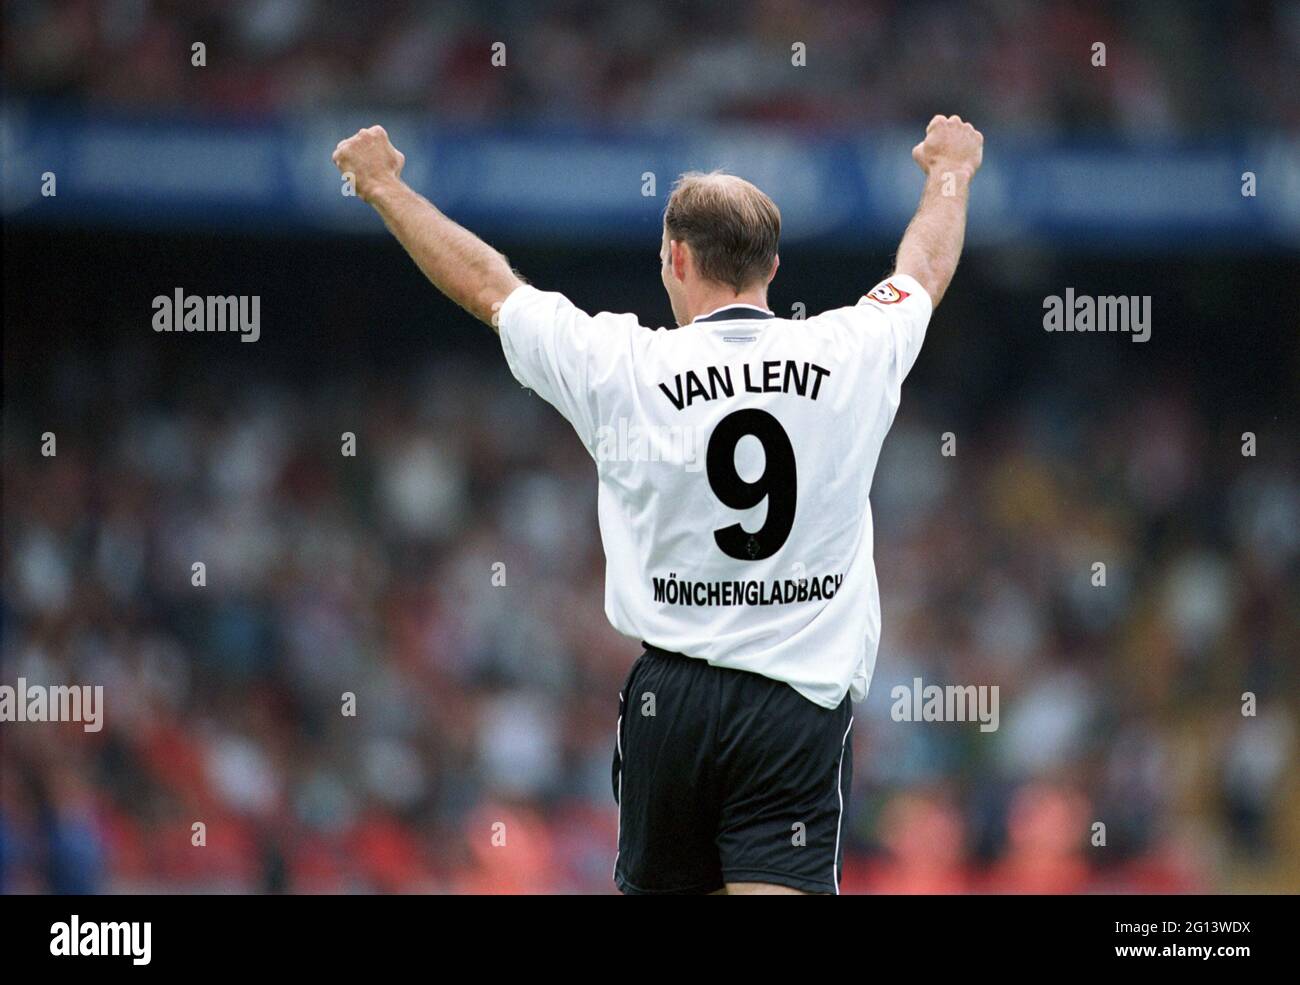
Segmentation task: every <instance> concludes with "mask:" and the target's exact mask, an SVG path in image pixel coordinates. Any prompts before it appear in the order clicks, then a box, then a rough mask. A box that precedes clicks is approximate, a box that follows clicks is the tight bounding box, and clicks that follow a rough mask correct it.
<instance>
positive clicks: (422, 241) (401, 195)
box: [369, 181, 521, 328]
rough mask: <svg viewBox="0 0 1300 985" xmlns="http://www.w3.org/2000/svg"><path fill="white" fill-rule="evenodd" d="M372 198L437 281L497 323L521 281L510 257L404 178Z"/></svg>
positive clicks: (458, 299)
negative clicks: (500, 310) (495, 317)
mask: <svg viewBox="0 0 1300 985" xmlns="http://www.w3.org/2000/svg"><path fill="white" fill-rule="evenodd" d="M369 201H370V204H371V205H372V206H374V209H375V211H376V212H378V213H379V215H380V217H381V218H382V219H383V220H384V225H386V226H387V227H388V229H389V231H391V232H392V234H393V235H394V236H396V237H397V240H398V242H400V243H401V244H402V246H403V247H405V249H406V252H407V253H409V254H410V255H411V259H412V260H414V261H415V263H416V265H417V266H418V267H419V268H420V270H421V271H423V272H424V275H425V276H426V277H428V278H429V280H430V281H432V282H433V285H434V286H435V287H436V288H438V290H440V291H442V293H443V294H445V295H447V297H449V298H451V300H453V301H455V302H456V303H457V304H458V305H460V306H461V307H462V308H464V309H465V310H466V311H468V312H469V313H470V314H471V315H473V316H474V317H475V318H477V319H479V321H482V322H485V323H486V324H488V325H493V320H492V316H493V314H494V313H495V312H496V310H497V309H498V308H499V307H500V305H501V302H503V301H504V300H505V299H506V298H507V297H509V296H510V293H511V292H512V291H514V289H515V288H516V287H518V286H519V285H520V283H521V282H520V280H519V278H518V277H516V276H515V273H514V271H512V270H511V269H510V264H509V263H507V262H506V258H505V257H504V256H502V255H501V254H500V253H499V252H498V251H497V250H494V249H493V248H492V247H490V246H488V244H487V243H485V242H483V241H482V240H481V239H479V238H478V237H477V236H475V235H474V234H473V233H471V232H470V231H469V230H468V229H466V228H464V227H463V226H460V225H458V224H457V223H455V222H453V221H452V220H451V219H448V218H447V217H446V216H445V215H443V214H442V212H440V211H439V210H438V209H437V208H436V207H435V206H434V205H433V203H431V202H430V201H429V200H428V199H426V198H425V197H424V196H423V195H420V194H418V193H417V192H415V191H413V190H412V189H411V188H410V187H409V186H408V185H406V184H405V183H404V182H402V181H394V182H390V183H387V184H385V185H384V186H383V187H382V188H379V189H376V190H375V191H374V192H373V193H372V194H371V195H370V196H369ZM493 327H494V328H495V327H496V326H495V325H493Z"/></svg>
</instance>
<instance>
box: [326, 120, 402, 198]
mask: <svg viewBox="0 0 1300 985" xmlns="http://www.w3.org/2000/svg"><path fill="white" fill-rule="evenodd" d="M405 163H406V155H405V154H403V153H402V152H401V151H399V150H398V149H397V148H396V147H394V146H393V143H392V141H390V140H389V139H388V131H387V130H385V129H384V128H383V127H378V126H376V127H366V128H365V129H364V130H358V131H357V132H356V134H354V135H353V136H351V137H348V138H347V140H342V141H339V145H338V146H337V147H335V148H334V164H335V166H336V167H337V168H338V169H339V170H340V171H341V172H343V174H345V175H346V174H348V173H349V172H351V174H352V175H354V182H355V186H356V190H357V195H358V196H359V197H360V198H361V199H362V200H363V201H366V202H370V201H372V200H373V198H374V196H375V195H376V194H377V193H378V192H379V191H380V190H382V189H383V188H385V187H387V186H389V185H393V184H396V183H398V182H399V181H400V180H401V176H402V165H404V164H405Z"/></svg>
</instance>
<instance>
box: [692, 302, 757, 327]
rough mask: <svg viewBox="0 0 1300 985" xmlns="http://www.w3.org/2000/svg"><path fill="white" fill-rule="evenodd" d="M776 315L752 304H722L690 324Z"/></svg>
mask: <svg viewBox="0 0 1300 985" xmlns="http://www.w3.org/2000/svg"><path fill="white" fill-rule="evenodd" d="M775 317H776V315H774V314H772V312H770V311H768V310H767V309H766V308H760V307H758V305H754V304H724V305H723V306H722V307H721V308H715V309H714V310H713V311H710V312H709V313H708V314H707V315H700V316H699V317H698V318H696V319H695V320H694V321H692V322H691V324H692V325H695V324H697V323H699V322H702V321H731V320H733V319H737V318H744V319H754V318H775Z"/></svg>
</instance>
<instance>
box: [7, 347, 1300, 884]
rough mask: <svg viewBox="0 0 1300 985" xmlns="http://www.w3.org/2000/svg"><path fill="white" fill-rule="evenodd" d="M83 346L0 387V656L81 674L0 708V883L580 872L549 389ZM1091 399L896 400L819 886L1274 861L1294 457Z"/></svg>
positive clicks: (590, 697)
mask: <svg viewBox="0 0 1300 985" xmlns="http://www.w3.org/2000/svg"><path fill="white" fill-rule="evenodd" d="M128 361H129V360H128ZM105 369H106V370H107V371H105V372H100V371H98V370H97V369H90V370H87V368H86V367H84V366H83V367H81V368H80V369H77V368H76V367H65V368H64V370H63V371H61V372H60V374H58V380H59V382H58V383H57V385H56V386H54V387H53V389H52V393H53V394H54V395H55V396H56V399H57V401H58V411H57V415H56V416H57V417H58V418H59V419H60V420H63V421H65V422H68V424H67V426H64V427H62V428H61V429H60V430H61V432H62V433H58V434H57V440H58V444H57V455H56V456H54V457H50V458H46V457H41V456H40V455H39V454H38V453H37V451H36V449H35V448H32V447H30V445H31V442H30V441H27V440H25V439H24V440H23V441H21V442H20V441H19V440H18V438H19V437H20V436H23V435H32V434H40V432H41V431H42V430H43V428H42V426H41V425H40V424H39V422H37V421H35V420H31V419H28V418H26V417H25V416H24V415H23V412H22V411H21V410H14V409H8V408H7V412H8V414H9V421H8V424H9V431H8V436H7V440H8V442H9V443H8V445H7V448H8V450H7V452H6V455H5V460H4V525H5V531H4V533H5V558H4V596H3V600H4V607H3V627H4V648H3V663H2V667H3V675H2V676H3V681H2V682H3V683H5V684H10V685H12V684H13V683H14V682H15V679H16V678H17V677H19V676H22V677H24V678H25V679H26V680H27V681H28V682H29V683H36V684H39V683H82V684H102V685H104V688H105V706H106V707H105V714H104V720H105V725H104V728H103V729H102V731H100V732H97V733H87V732H84V731H83V730H82V728H81V726H80V725H77V724H75V723H73V724H57V725H56V724H45V725H37V724H31V723H29V724H25V725H14V724H6V725H4V726H2V727H3V743H2V747H0V784H2V787H0V794H2V796H0V889H3V890H4V891H7V892H22V891H59V892H86V891H105V890H107V891H129V890H148V889H176V888H178V889H183V890H188V891H196V890H214V891H282V890H283V891H295V892H322V891H360V892H369V891H374V892H402V891H426V892H464V891H484V892H489V891H490V892H501V891H511V892H534V891H579V892H588V891H589V892H609V891H612V889H613V887H612V882H611V878H610V871H611V865H612V860H613V856H614V845H615V832H616V825H617V815H616V809H615V805H614V802H613V797H612V791H611V783H610V779H611V769H610V766H611V756H612V747H613V734H614V720H615V714H616V706H617V692H618V690H619V688H620V686H621V683H622V681H623V678H624V676H625V674H626V672H627V670H628V668H629V666H630V664H631V662H632V660H633V659H634V658H635V656H636V654H637V653H638V652H639V649H638V647H637V645H636V643H635V641H631V640H626V639H623V638H621V637H619V636H617V635H616V634H615V633H614V632H613V631H612V630H611V629H610V628H609V627H608V625H607V623H606V621H605V619H604V616H603V612H602V608H601V606H602V580H603V567H604V566H603V555H602V552H601V550H600V546H599V542H598V533H597V529H596V522H595V502H594V494H595V482H594V468H593V466H592V464H591V462H590V460H589V459H588V458H587V457H586V455H585V452H584V451H583V450H582V448H581V446H580V444H579V442H578V441H577V439H576V438H575V437H574V436H573V435H572V433H571V432H570V431H569V429H568V427H567V425H566V424H565V423H564V422H563V421H562V420H561V419H560V418H559V417H558V415H556V414H555V413H554V412H552V411H551V410H550V408H549V407H547V406H546V405H545V404H543V403H542V402H541V401H540V399H538V398H536V397H534V396H532V395H531V394H529V393H527V392H526V391H523V390H520V389H519V388H518V387H517V386H516V385H515V384H514V383H513V381H512V380H510V379H509V376H508V373H507V371H506V369H505V367H504V366H503V365H500V364H498V363H493V364H492V365H490V366H482V365H471V364H464V365H460V364H457V363H456V362H455V361H454V360H453V361H450V362H449V361H448V360H447V359H445V358H444V359H442V360H441V361H440V362H439V364H438V365H437V367H436V369H435V368H434V367H433V366H429V367H423V368H420V367H412V368H411V369H410V370H409V371H408V372H406V373H402V374H397V373H395V374H394V375H393V376H392V377H391V378H390V379H386V380H385V381H383V384H382V385H378V384H377V382H376V381H375V380H373V379H371V380H367V379H362V378H354V379H339V380H337V381H336V382H335V383H334V384H333V385H331V386H329V387H313V388H306V389H302V390H298V389H295V388H293V387H291V386H288V385H285V386H279V385H275V384H271V383H261V384H245V385H241V386H240V387H238V388H237V390H236V391H229V390H227V391H224V392H222V393H221V395H220V396H219V397H218V396H217V395H216V393H215V391H214V392H211V393H207V394H206V395H205V394H204V393H203V392H197V391H196V392H189V393H187V395H186V400H185V402H184V403H183V404H179V405H177V404H168V403H167V402H166V401H165V400H161V399H149V400H142V399H140V397H139V392H140V391H139V389H138V387H137V386H136V385H135V384H134V383H133V382H132V379H131V368H130V367H129V366H128V367H122V366H113V367H105ZM233 393H237V394H238V396H232V394H233ZM1131 397H1132V399H1131V400H1130V401H1128V402H1126V403H1124V404H1123V405H1122V406H1121V405H1117V406H1116V407H1115V408H1114V409H1112V410H1109V411H1107V410H1104V409H1101V408H1099V409H1098V411H1097V413H1096V414H1094V415H1091V416H1083V415H1072V414H1069V413H1065V412H1063V406H1062V405H1061V404H1059V403H1055V402H1053V400H1052V399H1051V398H1045V399H1043V400H1040V401H1037V402H1034V401H1030V402H1022V403H1019V404H1018V405H1016V406H1015V407H1014V409H1010V410H1008V411H1006V414H1007V416H1006V417H1005V419H1004V420H1002V421H1001V422H1000V424H999V426H998V427H997V428H993V429H986V430H985V431H983V433H982V435H971V434H967V433H963V436H962V437H961V439H960V441H961V444H960V445H959V446H958V449H957V451H958V453H957V455H956V456H953V457H947V456H944V455H942V454H940V448H941V442H940V440H939V438H938V435H939V434H940V432H941V431H942V430H943V428H942V427H941V426H940V424H939V422H938V421H937V420H931V419H930V416H931V413H932V411H933V408H932V407H931V406H929V405H927V403H926V402H925V400H924V399H922V398H920V397H919V396H918V395H917V394H915V393H912V394H909V395H908V397H907V399H905V402H904V409H903V411H902V413H901V416H900V419H899V421H898V423H897V424H896V426H895V429H894V432H893V433H892V434H891V437H890V438H889V440H888V442H887V444H886V450H885V454H884V457H883V459H882V462H881V465H880V469H879V471H878V473H877V480H876V486H875V491H874V493H873V499H874V501H875V509H876V518H877V545H876V556H877V563H878V566H879V571H880V583H881V586H882V595H883V598H882V602H883V610H884V619H885V633H884V640H883V643H882V647H881V653H880V659H879V664H878V669H877V674H876V678H875V682H874V684H873V687H872V693H871V696H870V698H869V699H868V701H867V702H866V704H865V706H863V707H861V708H860V709H859V710H858V713H857V725H856V726H855V728H854V732H853V741H854V743H855V762H856V773H855V776H854V782H853V789H852V793H851V796H850V798H849V803H848V813H847V816H846V821H845V832H844V836H845V845H846V866H845V875H844V890H845V891H846V892H1024V891H1034V892H1090V891H1110V890H1121V891H1157V892H1179V891H1189V890H1210V891H1219V890H1225V889H1238V890H1240V889H1274V890H1276V889H1280V888H1287V887H1289V888H1290V889H1291V890H1294V889H1295V888H1296V886H1297V885H1300V870H1298V868H1297V865H1298V860H1297V858H1296V854H1295V851H1294V846H1295V844H1296V843H1297V841H1298V840H1300V839H1298V838H1297V835H1300V831H1297V826H1298V825H1300V801H1298V799H1297V798H1298V797H1300V791H1297V789H1296V784H1295V782H1294V779H1295V773H1296V770H1295V760H1294V756H1295V746H1296V738H1297V735H1296V729H1297V722H1296V717H1295V715H1296V707H1295V696H1296V693H1297V688H1296V683H1297V682H1296V674H1297V668H1296V660H1295V657H1296V642H1295V641H1296V639H1297V607H1296V605H1295V601H1296V598H1297V590H1298V575H1297V571H1298V568H1297V560H1298V558H1300V482H1298V481H1297V473H1296V471H1295V468H1294V466H1295V463H1294V462H1288V463H1285V464H1282V465H1279V464H1278V460H1277V458H1276V456H1273V457H1271V458H1270V459H1269V461H1271V462H1272V463H1273V464H1265V463H1264V461H1263V460H1261V459H1251V458H1243V457H1241V456H1240V455H1239V454H1237V451H1238V449H1237V448H1236V445H1235V443H1233V442H1229V443H1228V445H1227V446H1226V447H1227V451H1228V454H1227V455H1226V456H1225V454H1224V449H1223V447H1217V446H1215V445H1214V444H1213V443H1211V442H1207V441H1206V440H1205V435H1206V434H1208V433H1210V431H1211V429H1210V428H1209V425H1208V423H1207V422H1206V421H1204V420H1202V419H1200V418H1199V416H1198V414H1197V413H1196V412H1195V411H1194V410H1192V409H1191V406H1190V405H1189V403H1188V401H1187V399H1186V398H1187V394H1186V393H1184V392H1181V391H1179V390H1177V389H1163V388H1161V389H1149V390H1145V391H1144V390H1141V389H1135V390H1134V391H1133V392H1132V394H1131ZM346 433H351V434H352V435H355V439H356V444H355V450H356V454H355V455H354V456H353V455H348V454H345V451H346V450H347V449H346V445H345V442H346V441H347V438H346V437H345V434H346ZM1261 440H1269V441H1274V442H1275V444H1274V445H1273V447H1276V446H1277V445H1276V442H1278V441H1281V438H1280V437H1278V436H1276V435H1273V436H1270V437H1269V438H1267V439H1265V438H1261ZM1225 457H1226V459H1229V460H1227V461H1225ZM1233 458H1235V459H1236V461H1231V459H1233ZM1098 560H1104V561H1105V562H1106V583H1105V585H1104V586H1099V585H1097V584H1095V583H1094V582H1095V572H1094V568H1093V564H1094V563H1095V562H1096V561H1098ZM196 561H202V562H203V563H204V565H205V578H204V579H202V580H203V582H204V583H203V584H202V585H196V584H195V581H196V578H195V575H194V570H193V567H192V566H193V564H194V562H196ZM914 677H920V678H922V679H924V681H925V682H926V683H938V684H989V685H993V684H996V685H998V686H999V687H1000V689H1001V691H1000V727H999V729H998V730H997V731H996V732H992V733H983V732H981V731H980V730H979V728H978V726H977V725H975V724H960V723H929V724H924V723H922V724H917V723H907V722H897V721H894V720H893V718H892V717H891V715H890V706H891V704H892V703H893V701H892V699H891V696H890V693H889V692H890V689H891V688H893V687H894V686H895V685H896V684H899V683H910V682H911V681H912V679H913V678H914ZM1246 691H1250V692H1253V693H1254V694H1255V695H1256V696H1257V701H1258V706H1257V708H1258V714H1257V715H1256V716H1255V717H1244V716H1243V715H1242V713H1241V707H1242V702H1241V696H1242V694H1243V692H1246ZM1099 822H1100V823H1101V824H1102V825H1104V828H1098V827H1096V825H1097V824H1098V823H1099ZM196 825H200V827H196Z"/></svg>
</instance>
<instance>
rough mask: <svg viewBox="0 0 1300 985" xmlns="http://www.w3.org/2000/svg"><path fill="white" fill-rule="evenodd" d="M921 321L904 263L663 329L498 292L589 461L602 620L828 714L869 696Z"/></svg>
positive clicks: (515, 336) (502, 321) (926, 304)
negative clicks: (803, 298)
mask: <svg viewBox="0 0 1300 985" xmlns="http://www.w3.org/2000/svg"><path fill="white" fill-rule="evenodd" d="M930 312H931V303H930V297H929V295H928V294H927V293H926V292H925V289H924V288H922V287H921V285H920V284H918V283H917V282H916V281H915V280H914V279H912V278H911V277H907V276H904V275H900V274H895V275H893V276H891V277H890V278H888V279H887V280H885V281H883V282H882V283H880V284H879V285H877V286H876V287H875V288H874V289H873V290H872V291H870V292H869V293H868V294H867V295H865V296H864V297H863V298H862V300H861V301H859V302H858V304H857V305H856V306H852V307H844V308H837V309H835V310H833V311H827V312H825V313H824V314H820V315H817V316H816V317H812V318H808V319H804V320H791V319H785V318H776V317H774V316H773V315H772V314H771V313H770V312H767V311H764V310H762V309H760V308H754V307H752V306H749V305H731V306H728V307H725V308H722V309H719V310H718V311H715V312H712V313H711V314H709V315H705V316H702V317H700V318H697V319H696V320H695V321H694V322H693V323H692V324H690V325H687V326H684V327H682V328H677V329H650V328H646V327H643V326H642V325H641V324H639V323H638V321H637V318H636V316H635V315H630V314H626V315H619V314H611V313H609V312H602V313H600V314H596V315H589V314H587V313H585V312H583V311H581V310H579V309H578V308H577V307H575V306H574V305H573V304H572V303H571V302H570V301H569V300H568V299H567V298H565V297H564V296H563V295H560V294H555V293H549V292H546V291H539V290H538V289H536V288H534V287H529V286H524V287H520V288H518V289H517V290H515V291H514V292H513V293H512V294H511V295H510V297H509V298H507V299H506V301H505V303H504V304H503V305H502V307H501V312H500V318H499V325H500V332H501V346H502V348H503V349H504V350H505V355H506V360H507V361H508V362H509V364H510V369H511V371H512V372H513V373H514V375H515V378H516V379H518V380H519V382H520V383H522V384H523V385H524V386H526V387H528V388H529V389H531V390H534V391H535V392H536V393H538V394H539V395H540V396H542V397H543V398H545V399H546V400H547V401H548V402H549V403H550V404H552V405H553V406H554V407H555V408H556V409H557V410H559V411H560V413H561V414H563V415H564V416H565V417H566V418H567V419H568V420H569V422H570V423H571V424H572V425H573V427H574V429H575V430H576V431H577V432H578V435H579V437H581V439H582V441H583V444H585V445H586V446H587V450H588V451H589V452H590V453H591V456H592V458H594V459H595V461H596V470H597V474H598V476H599V480H600V492H599V514H600V534H601V539H602V541H603V543H604V548H605V558H606V573H605V612H606V614H607V615H608V616H609V620H610V622H611V623H613V625H614V628H615V629H617V630H619V631H620V632H622V633H624V634H626V635H628V636H632V637H634V638H636V639H639V640H643V641H645V642H647V643H650V644H652V645H654V646H657V647H661V648H663V649H665V650H672V651H676V652H679V653H684V654H686V655H687V656H691V657H698V658H700V659H702V660H707V661H708V662H709V663H710V664H714V665H716V666H719V667H731V668H735V669H738V670H747V671H751V672H753V673H756V674H762V675H764V676H765V677H770V678H773V679H775V680H778V681H784V682H785V683H787V684H789V685H790V686H791V687H793V688H794V689H795V690H796V691H798V692H799V693H800V694H802V695H803V696H804V697H806V698H808V699H809V700H811V701H814V702H816V703H817V704H819V705H823V706H824V707H827V708H835V707H837V706H838V705H839V704H840V703H841V702H842V701H843V700H844V696H845V694H846V693H851V694H852V697H853V699H854V700H858V701H860V700H862V699H863V698H865V697H866V694H867V686H868V684H869V683H870V680H871V673H872V670H873V668H874V667H875V662H876V648H877V646H878V644H879V641H880V595H879V590H878V588H877V585H876V569H875V562H874V561H873V559H872V524H871V505H870V503H869V501H868V494H869V493H870V491H871V479H872V474H873V473H874V471H875V468H876V461H877V459H878V458H879V456H880V448H881V445H882V444H883V442H884V440H885V434H886V433H887V432H888V431H889V426H890V424H891V423H893V420H894V413H895V411H897V409H898V402H899V392H900V389H901V387H902V384H903V379H904V378H905V377H906V376H907V374H908V371H909V370H910V369H911V368H912V364H913V363H914V362H915V361H916V357H917V353H918V352H919V351H920V348H921V342H922V340H923V339H924V338H925V329H926V325H927V324H928V322H929V320H930Z"/></svg>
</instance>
